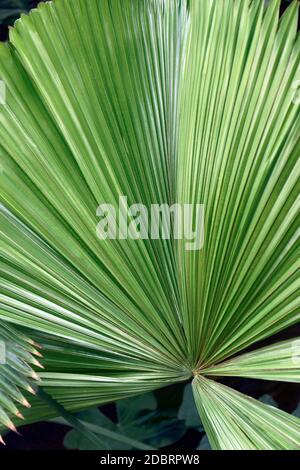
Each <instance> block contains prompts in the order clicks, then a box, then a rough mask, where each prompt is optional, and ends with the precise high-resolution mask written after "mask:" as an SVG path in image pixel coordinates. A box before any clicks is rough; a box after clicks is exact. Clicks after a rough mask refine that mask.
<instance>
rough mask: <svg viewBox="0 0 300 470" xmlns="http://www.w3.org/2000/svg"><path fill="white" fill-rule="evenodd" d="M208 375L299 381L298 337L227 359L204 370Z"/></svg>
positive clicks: (299, 350) (299, 343) (299, 355)
mask: <svg viewBox="0 0 300 470" xmlns="http://www.w3.org/2000/svg"><path fill="white" fill-rule="evenodd" d="M204 373H205V375H208V376H209V375H210V376H216V377H217V376H227V375H229V376H234V377H251V378H256V379H265V380H282V381H284V382H300V339H299V338H298V339H296V338H295V339H293V340H288V341H283V342H281V343H277V344H274V345H271V346H267V347H265V348H261V349H258V350H256V351H252V352H250V353H247V354H242V355H241V356H238V357H235V358H233V359H229V360H228V361H226V362H223V363H221V364H218V365H217V366H215V367H210V368H209V369H206V370H205V371H204Z"/></svg>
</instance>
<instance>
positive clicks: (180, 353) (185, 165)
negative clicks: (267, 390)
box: [0, 0, 300, 449]
mask: <svg viewBox="0 0 300 470" xmlns="http://www.w3.org/2000/svg"><path fill="white" fill-rule="evenodd" d="M279 8H280V1H279V0H272V1H271V2H269V5H268V7H267V8H265V4H264V1H263V0H254V1H252V2H245V1H243V0H230V1H228V0H201V2H199V1H198V0H190V1H186V0H122V2H121V1H116V0H102V1H101V2H99V1H98V0H89V1H88V2H86V1H85V0H56V1H54V2H51V3H47V4H41V5H40V6H39V8H38V9H35V10H32V11H31V13H30V15H29V16H23V17H22V18H21V20H19V21H17V22H16V24H15V27H14V28H13V29H12V30H11V32H10V43H9V44H1V45H0V46H1V47H0V79H1V80H3V81H4V82H5V84H6V87H7V101H6V104H5V105H2V106H1V107H0V120H1V127H0V142H1V144H0V155H1V168H2V172H1V176H0V197H1V206H0V232H1V238H0V269H1V287H0V321H1V324H2V322H3V324H4V322H5V324H8V323H10V324H13V325H14V328H15V329H16V330H17V331H20V332H23V331H24V333H26V335H28V336H29V337H30V338H32V340H34V341H37V342H38V343H40V344H41V345H42V346H43V354H44V361H43V365H44V366H45V371H44V372H41V374H40V376H41V379H42V383H41V387H43V388H44V389H45V390H46V392H47V393H48V394H49V395H51V397H52V398H53V399H54V400H55V401H56V402H57V403H58V404H59V406H63V407H64V408H65V409H66V410H67V411H68V412H78V411H81V410H84V409H87V408H91V407H95V406H98V405H100V404H103V403H107V402H111V401H115V400H120V399H126V398H130V397H133V396H136V395H138V394H142V393H146V392H151V391H152V390H155V389H157V388H160V387H164V386H166V385H169V384H174V383H178V382H184V381H186V380H188V379H191V378H192V377H194V380H193V394H194V397H195V401H196V405H197V408H198V410H199V413H200V417H201V420H202V422H203V425H204V427H205V430H206V432H207V435H208V437H209V440H210V444H211V445H212V447H213V448H215V449H220V448H221V449H224V448H225V449H241V448H242V449H248V448H250V449H253V448H257V449H269V448H274V449H278V448H282V449H291V448H299V445H300V444H299V443H300V424H299V423H300V421H299V418H297V417H296V416H292V415H288V414H287V413H284V412H283V411H281V410H279V409H276V408H274V407H272V406H270V405H268V404H265V403H260V402H258V401H255V400H253V399H250V398H249V397H246V396H244V395H242V394H241V393H239V392H237V391H235V390H232V389H230V388H228V387H226V386H225V385H222V384H221V383H219V382H218V381H217V380H216V378H217V377H219V376H224V375H233V376H239V377H259V378H264V379H267V380H283V381H287V380H289V381H296V382H298V381H299V378H300V364H299V360H298V359H299V357H298V355H297V354H296V355H295V348H294V345H295V344H299V343H298V342H296V338H295V339H294V340H290V341H289V342H284V343H280V344H278V345H276V346H272V347H269V348H264V349H259V348H256V350H255V352H253V353H247V354H246V353H245V350H246V349H247V348H248V347H249V346H252V345H255V344H256V343H257V342H258V341H260V340H262V339H265V338H267V337H270V336H272V335H273V334H275V333H277V332H279V331H281V330H283V329H285V328H287V327H288V326H290V325H293V324H295V323H297V322H299V318H300V317H299V269H298V255H299V230H298V227H299V199H298V194H299V175H300V173H299V172H300V166H299V154H300V152H299V150H300V141H299V128H300V114H299V106H298V104H297V99H296V95H295V83H298V82H297V81H298V80H299V58H300V42H299V35H298V34H297V21H298V9H299V8H298V2H297V1H294V2H292V3H291V5H290V7H289V8H288V9H287V10H286V12H285V14H284V16H283V17H282V18H281V19H280V21H279ZM120 195H127V197H128V203H129V205H130V204H132V203H136V202H142V203H143V204H144V205H146V207H150V205H151V204H153V203H159V204H162V203H167V204H169V205H171V204H172V203H173V202H174V201H177V202H178V203H182V204H187V203H189V204H203V205H204V207H205V240H204V246H203V249H201V250H199V251H186V249H185V243H184V242H183V241H180V240H178V241H177V240H173V239H171V240H135V241H133V240H132V241H128V240H114V241H111V240H106V241H101V242H100V241H99V239H98V238H97V236H96V224H97V217H96V211H97V207H98V205H99V204H100V203H102V202H105V203H111V204H113V205H114V206H117V205H118V204H117V201H118V199H119V196H120ZM22 334H23V333H22ZM298 341H299V339H298ZM187 393H190V392H187ZM120 406H122V405H120ZM128 412H129V411H128ZM181 413H183V415H182V416H185V420H186V422H187V424H188V425H189V423H190V422H191V421H190V420H191V415H190V410H188V408H187V406H186V405H185V406H183V409H181ZM24 415H25V418H26V420H27V422H34V421H37V420H43V419H48V418H53V417H55V411H54V410H53V409H52V408H51V406H49V403H45V402H42V401H40V400H39V398H38V397H37V398H36V399H35V398H34V399H33V400H32V409H31V410H29V411H26V410H25V413H24ZM53 415H54V416H53ZM135 419H136V415H134V416H133V417H131V418H130V420H129V426H133V425H134V422H135ZM17 422H18V420H17ZM121 422H122V420H121ZM127 425H128V423H127ZM127 425H126V426H127ZM111 426H114V424H113V423H112V424H111ZM153 426H154V429H155V423H153ZM150 428H151V426H149V430H148V429H145V430H144V431H145V433H146V432H148V431H149V432H150V430H151V429H150ZM179 434H180V432H179ZM146 439H147V437H146ZM148 439H149V436H148ZM172 439H173V438H172ZM73 445H74V444H73ZM76 445H79V446H80V445H81V443H78V442H77V444H76Z"/></svg>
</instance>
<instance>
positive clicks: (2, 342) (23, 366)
mask: <svg viewBox="0 0 300 470" xmlns="http://www.w3.org/2000/svg"><path fill="white" fill-rule="evenodd" d="M40 356H41V354H40V352H39V351H38V350H37V347H36V344H35V343H34V341H32V340H31V339H29V338H27V337H26V336H24V335H23V334H22V333H20V332H19V331H16V330H15V329H14V328H12V326H11V325H8V324H6V323H4V322H1V324H0V426H1V427H3V426H5V427H7V428H9V429H11V430H12V431H16V428H15V426H14V424H13V422H12V421H11V416H14V417H15V418H16V417H17V418H19V419H22V418H23V415H22V413H21V412H20V411H19V407H20V405H21V406H22V407H24V406H25V407H26V408H30V404H29V402H28V401H27V399H26V398H25V396H24V393H26V392H29V393H31V394H35V390H34V388H33V385H34V383H36V382H37V381H40V378H39V376H38V374H37V373H36V371H35V368H36V367H39V368H41V367H42V366H41V364H40V362H39V361H38V359H37V357H40ZM0 442H3V441H2V438H1V435H0Z"/></svg>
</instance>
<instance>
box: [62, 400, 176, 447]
mask: <svg viewBox="0 0 300 470" xmlns="http://www.w3.org/2000/svg"><path fill="white" fill-rule="evenodd" d="M116 409H117V417H118V422H117V423H114V422H113V421H111V420H110V419H108V418H107V417H106V416H105V415H104V414H103V413H102V412H100V411H99V410H98V409H93V410H88V411H83V412H81V413H78V414H77V418H78V419H79V420H80V421H82V422H84V423H85V424H86V423H91V424H93V425H94V428H93V429H94V430H96V429H97V427H98V429H99V426H100V427H101V428H105V429H107V430H110V431H112V432H114V433H115V438H113V437H111V438H107V437H106V438H105V437H102V444H99V446H98V448H97V449H106V450H108V449H110V450H111V449H118V450H128V449H134V448H136V445H135V444H136V443H135V442H134V439H136V436H138V439H139V441H140V443H141V445H142V443H146V444H148V445H149V446H152V448H154V447H163V446H166V445H171V444H173V443H174V442H175V441H177V440H179V439H180V437H182V435H183V434H184V432H185V426H184V424H183V421H178V420H177V419H176V418H175V419H174V418H172V417H170V416H167V415H165V413H164V412H163V411H159V410H157V405H156V400H155V397H154V395H153V394H146V395H141V396H139V397H135V398H131V399H130V400H122V401H120V402H118V403H117V404H116ZM130 439H132V442H130ZM64 444H65V446H66V447H67V448H69V449H81V450H89V449H94V447H93V446H92V445H91V443H90V441H88V440H87V439H85V438H84V435H79V434H78V432H77V431H75V430H72V431H70V432H69V433H68V434H67V436H66V438H65V441H64ZM139 448H141V447H139Z"/></svg>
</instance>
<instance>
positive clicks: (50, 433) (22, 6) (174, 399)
mask: <svg viewBox="0 0 300 470" xmlns="http://www.w3.org/2000/svg"><path fill="white" fill-rule="evenodd" d="M87 1H88V0H87ZM38 3H40V2H38V1H35V0H0V41H6V40H7V38H8V31H9V26H10V25H12V24H13V23H14V21H15V20H16V19H17V18H18V17H19V15H20V13H22V12H26V11H29V10H30V9H31V8H34V7H35V6H36V5H37V4H38ZM289 3H290V0H286V1H283V2H282V7H281V10H282V12H283V11H284V10H285V8H286V7H287V6H288V5H289ZM297 336H298V337H299V336H300V325H296V326H293V327H291V328H289V329H288V330H286V331H285V332H282V333H280V334H278V335H276V336H275V337H272V338H269V339H268V340H265V341H263V342H261V343H259V344H258V345H255V347H256V348H257V347H258V346H263V345H267V344H271V343H272V342H274V341H275V340H276V341H278V340H284V339H288V338H293V337H297ZM252 349H254V348H252ZM222 382H223V383H225V384H227V385H230V386H231V387H233V388H235V389H237V390H239V391H241V392H243V393H245V394H247V395H250V396H252V397H254V398H260V397H261V396H263V395H266V394H267V395H269V396H270V397H272V399H273V400H275V402H276V403H277V404H278V406H279V408H281V409H282V410H285V411H287V412H289V413H292V412H293V411H294V410H295V409H296V408H297V405H298V404H299V398H300V384H289V383H284V382H271V381H261V380H252V379H251V380H250V379H239V378H236V379H235V378H226V379H222ZM184 388H185V384H179V385H174V386H171V387H167V388H166V389H163V390H159V391H157V392H155V396H156V399H157V403H158V411H162V410H166V409H167V410H172V413H174V414H176V412H177V411H176V410H178V409H179V408H180V405H181V403H182V398H183V392H184ZM101 410H102V411H103V413H104V414H105V415H106V416H108V417H109V418H110V419H111V420H112V421H114V422H116V421H117V418H116V405H115V404H111V405H107V406H105V407H101ZM69 430H70V428H69V427H67V426H63V425H59V424H54V423H49V422H47V423H37V424H32V425H28V426H25V427H23V428H22V429H21V434H22V437H20V436H17V435H16V434H13V433H10V434H8V435H7V436H6V437H5V441H6V444H7V446H6V448H5V447H0V451H5V449H16V450H17V449H19V450H21V449H22V450H25V449H26V450H37V449H49V450H55V449H64V445H63V441H64V437H65V435H66V434H67V432H68V431H69ZM203 435H204V433H203V432H202V431H201V430H200V431H199V428H193V427H190V428H188V429H187V430H186V432H185V433H184V435H183V437H181V438H180V440H179V441H177V442H175V444H173V445H172V446H171V447H170V448H176V449H181V450H185V449H195V448H197V446H198V444H199V440H200V439H201V437H203ZM136 438H137V439H138V438H139V436H136ZM166 448H168V447H166Z"/></svg>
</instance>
